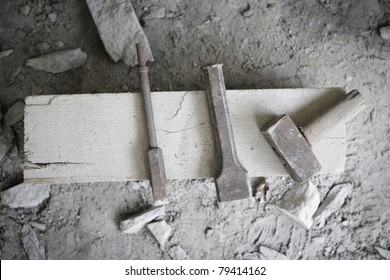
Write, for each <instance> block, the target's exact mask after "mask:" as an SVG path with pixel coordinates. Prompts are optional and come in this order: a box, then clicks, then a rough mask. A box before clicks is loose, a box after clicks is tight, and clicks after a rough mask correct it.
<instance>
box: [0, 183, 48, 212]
mask: <svg viewBox="0 0 390 280" xmlns="http://www.w3.org/2000/svg"><path fill="white" fill-rule="evenodd" d="M0 196H1V203H2V204H3V205H7V206H9V207H11V208H32V207H36V206H39V205H40V204H41V203H42V202H44V201H45V200H46V199H48V198H49V196H50V186H48V185H26V184H20V185H17V186H15V187H12V188H10V189H8V190H6V191H4V192H2V193H1V195H0Z"/></svg>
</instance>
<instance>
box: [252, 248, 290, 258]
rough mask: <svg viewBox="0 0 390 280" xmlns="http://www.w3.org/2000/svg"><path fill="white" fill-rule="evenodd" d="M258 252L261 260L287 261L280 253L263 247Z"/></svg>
mask: <svg viewBox="0 0 390 280" xmlns="http://www.w3.org/2000/svg"><path fill="white" fill-rule="evenodd" d="M259 252H260V258H261V259H262V260H287V258H286V256H285V255H283V254H282V253H279V252H278V251H276V250H273V249H271V248H268V247H265V246H260V248H259Z"/></svg>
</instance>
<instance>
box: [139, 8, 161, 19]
mask: <svg viewBox="0 0 390 280" xmlns="http://www.w3.org/2000/svg"><path fill="white" fill-rule="evenodd" d="M158 18H165V8H164V7H158V6H152V7H150V8H149V10H147V11H146V12H145V13H144V15H143V16H142V20H151V19H158Z"/></svg>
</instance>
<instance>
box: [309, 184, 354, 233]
mask: <svg viewBox="0 0 390 280" xmlns="http://www.w3.org/2000/svg"><path fill="white" fill-rule="evenodd" d="M352 187H353V186H352V184H351V183H343V184H338V185H335V186H333V187H332V189H331V190H330V191H329V193H328V194H327V195H326V198H325V199H324V201H323V202H322V203H321V205H320V207H319V208H318V210H317V212H316V213H315V214H314V216H313V220H314V223H315V224H316V225H319V226H323V225H324V224H325V220H326V219H327V218H328V217H329V216H330V215H332V214H333V213H334V212H336V211H337V210H339V208H340V207H341V206H342V205H343V204H344V202H345V199H346V198H347V197H348V196H349V195H350V194H351V192H352Z"/></svg>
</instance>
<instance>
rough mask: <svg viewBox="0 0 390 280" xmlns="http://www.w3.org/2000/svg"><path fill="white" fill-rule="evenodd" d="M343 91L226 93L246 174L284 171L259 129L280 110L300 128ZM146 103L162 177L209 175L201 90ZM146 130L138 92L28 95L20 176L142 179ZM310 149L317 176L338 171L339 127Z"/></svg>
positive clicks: (161, 95)
mask: <svg viewBox="0 0 390 280" xmlns="http://www.w3.org/2000/svg"><path fill="white" fill-rule="evenodd" d="M343 94H345V91H343V90H342V89H338V88H323V89H267V90H229V91H227V98H228V103H229V108H230V115H231V118H232V125H233V131H234V134H235V140H236V145H237V150H238V156H239V157H240V160H241V162H242V164H243V165H244V166H245V167H246V168H247V170H248V172H249V175H250V176H271V175H285V174H286V171H285V170H284V168H283V166H282V165H281V163H280V161H279V159H278V158H277V157H276V156H275V154H274V153H273V151H272V149H271V148H270V146H269V145H268V143H266V141H265V139H264V137H263V135H262V134H261V132H260V129H259V128H260V127H262V126H263V125H264V124H265V123H266V122H268V121H269V120H271V119H272V118H273V117H274V116H275V115H279V114H289V115H290V116H291V117H292V119H293V120H294V122H295V123H297V124H299V125H301V124H302V125H303V124H305V122H306V121H307V120H310V119H313V118H314V117H315V116H316V115H317V114H319V113H320V112H321V111H322V110H324V109H325V108H327V107H328V106H329V104H330V103H332V102H334V101H335V100H337V99H338V98H340V97H342V95H343ZM152 100H153V104H154V113H155V120H156V129H157V140H158V142H159V145H160V146H161V148H162V149H163V153H164V158H165V165H166V170H167V177H168V178H170V179H191V178H205V177H213V176H214V175H215V173H216V168H217V162H216V159H217V157H216V153H215V147H214V143H213V131H212V129H211V124H210V120H209V112H208V105H207V100H206V96H205V92H204V91H186V92H153V93H152ZM145 133H146V132H145V123H144V119H143V113H142V107H141V97H140V94H139V93H118V94H81V95H56V96H53V95H50V96H30V97H27V98H26V108H25V151H26V164H25V168H24V178H25V181H26V182H31V183H38V182H39V183H68V182H106V181H127V180H137V179H146V178H147V165H146V163H145V157H144V152H145V151H146V150H147V148H148V146H147V138H146V134H145ZM314 151H315V153H316V154H317V156H318V158H319V161H320V163H321V164H322V166H323V168H322V171H321V172H322V173H330V172H340V171H343V169H344V163H345V127H344V126H342V127H340V128H338V129H336V130H335V131H334V132H332V133H331V134H330V135H329V136H327V137H326V138H324V139H323V140H322V141H320V143H318V144H317V145H316V146H315V147H314Z"/></svg>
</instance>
